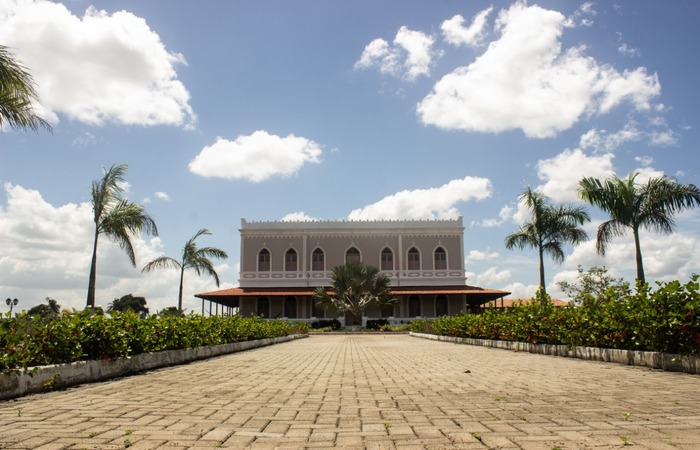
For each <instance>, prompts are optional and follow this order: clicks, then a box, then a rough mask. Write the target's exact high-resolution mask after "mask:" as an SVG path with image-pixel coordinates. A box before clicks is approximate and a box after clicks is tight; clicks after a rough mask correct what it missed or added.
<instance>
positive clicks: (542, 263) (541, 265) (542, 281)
mask: <svg viewBox="0 0 700 450" xmlns="http://www.w3.org/2000/svg"><path fill="white" fill-rule="evenodd" d="M539 253H540V290H541V291H542V298H544V297H545V294H547V288H546V287H545V286H544V255H543V253H542V246H541V245H540V250H539Z"/></svg>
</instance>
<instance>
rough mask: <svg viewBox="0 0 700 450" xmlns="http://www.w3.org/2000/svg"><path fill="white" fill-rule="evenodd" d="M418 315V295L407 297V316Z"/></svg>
mask: <svg viewBox="0 0 700 450" xmlns="http://www.w3.org/2000/svg"><path fill="white" fill-rule="evenodd" d="M420 315H421V314H420V297H419V296H417V295H412V296H410V297H408V316H409V317H418V316H420Z"/></svg>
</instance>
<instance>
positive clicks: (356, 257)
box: [345, 247, 362, 263]
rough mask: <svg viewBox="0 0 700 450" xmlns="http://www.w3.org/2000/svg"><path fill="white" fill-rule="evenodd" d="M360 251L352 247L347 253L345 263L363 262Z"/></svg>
mask: <svg viewBox="0 0 700 450" xmlns="http://www.w3.org/2000/svg"><path fill="white" fill-rule="evenodd" d="M361 259H362V258H361V256H360V251H359V250H358V249H357V248H355V247H350V248H349V249H348V251H347V252H345V262H346V263H350V262H360V261H361Z"/></svg>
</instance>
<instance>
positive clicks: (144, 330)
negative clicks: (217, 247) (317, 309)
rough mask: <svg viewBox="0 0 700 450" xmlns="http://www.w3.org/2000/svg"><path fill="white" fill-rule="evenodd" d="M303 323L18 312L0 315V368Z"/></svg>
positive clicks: (213, 340)
mask: <svg viewBox="0 0 700 450" xmlns="http://www.w3.org/2000/svg"><path fill="white" fill-rule="evenodd" d="M306 332H308V328H307V327H306V325H305V324H293V323H289V322H283V321H266V320H260V319H257V318H241V317H238V316H231V317H221V316H213V317H204V316H199V315H194V314H193V315H190V316H186V317H158V316H155V315H152V316H148V317H146V318H144V319H141V318H139V316H138V315H137V314H134V313H129V312H127V313H117V312H115V313H113V315H112V317H111V318H110V317H107V316H103V315H91V314H89V313H88V312H74V313H70V312H64V313H63V314H62V315H61V317H60V318H59V319H45V318H42V317H41V316H34V317H30V316H27V315H24V314H20V315H18V316H17V317H14V318H7V319H0V371H8V370H13V369H20V368H27V367H30V366H40V365H46V364H59V363H68V362H73V361H78V360H92V359H109V358H115V357H124V356H130V355H136V354H139V353H148V352H158V351H163V350H176V349H184V348H195V347H203V346H210V345H219V344H228V343H232V342H242V341H249V340H254V339H262V338H274V337H280V336H287V335H290V334H296V333H306Z"/></svg>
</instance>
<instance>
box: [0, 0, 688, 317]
mask: <svg viewBox="0 0 700 450" xmlns="http://www.w3.org/2000/svg"><path fill="white" fill-rule="evenodd" d="M699 19H700V2H698V1H692V0H686V1H682V0H678V1H674V2H662V1H651V0H621V1H617V2H607V1H606V2H570V1H566V2H564V1H540V2H534V1H528V2H525V1H508V2H505V1H494V2H491V3H487V2H476V1H467V0H460V1H457V0H441V1H432V0H431V1H428V0H385V1H381V2H376V1H371V0H357V1H352V2H350V1H342V2H341V1H320V0H297V1H288V0H240V1H235V2H229V1H210V2H206V3H202V2H190V1H184V0H151V1H148V2H143V1H136V0H126V1H118V2H117V1H110V0H105V1H100V2H94V3H93V2H90V1H83V0H71V1H64V2H62V3H61V2H51V1H45V0H14V1H13V0H0V44H2V45H5V46H7V47H10V48H11V50H12V51H13V52H14V54H15V56H16V57H17V58H18V59H19V60H21V61H22V63H23V64H24V65H25V66H26V67H27V68H28V69H29V71H30V72H31V73H32V75H33V77H34V80H35V83H36V87H37V91H38V93H39V96H40V104H37V105H36V109H37V111H38V112H39V113H40V114H41V115H42V117H44V118H45V119H46V120H48V121H49V122H50V123H51V124H52V127H53V132H52V133H49V132H47V131H44V130H40V131H39V132H36V133H35V132H33V131H17V130H12V129H3V130H0V188H1V189H0V298H3V299H4V298H8V297H9V298H17V299H19V301H20V304H19V306H18V307H19V308H24V309H28V308H30V307H32V306H34V305H37V304H40V303H43V302H44V300H45V298H46V297H51V298H54V299H56V300H58V302H59V303H60V304H61V305H62V306H63V307H64V308H77V309H82V308H83V307H84V305H85V298H86V291H87V284H88V273H89V265H90V257H91V251H92V243H93V232H94V223H93V222H92V210H91V204H90V186H91V183H92V181H93V180H96V179H99V178H100V177H101V176H102V174H103V170H104V169H105V168H108V167H110V166H111V165H113V164H122V163H126V164H128V171H127V174H126V180H127V183H126V184H125V185H124V186H123V188H124V189H125V195H126V196H127V197H128V198H129V200H131V201H133V202H136V203H139V204H141V205H143V206H144V207H145V208H146V210H147V212H148V213H149V214H150V215H151V216H152V217H153V218H154V219H155V221H156V224H157V225H158V231H159V235H158V236H157V237H154V236H147V235H143V236H138V237H136V238H135V239H134V241H133V242H134V246H135V252H136V260H137V262H136V264H137V267H136V268H134V267H132V266H131V264H130V262H129V260H128V258H127V256H126V255H125V254H124V253H123V252H122V251H121V250H120V249H119V248H118V247H117V246H116V245H115V244H113V243H111V242H110V241H108V240H107V239H104V238H102V239H101V240H100V242H99V258H98V265H97V296H96V297H97V300H96V303H97V304H99V305H102V306H105V307H106V306H107V305H108V304H109V303H110V302H111V301H113V300H114V299H115V298H118V297H121V296H123V295H126V294H133V295H138V296H144V297H146V299H147V301H148V306H149V307H150V308H151V311H152V312H155V311H157V310H160V309H162V308H165V307H168V306H175V305H176V304H177V294H178V275H179V274H178V272H177V271H176V270H159V271H154V272H150V273H146V274H142V273H141V268H142V267H143V266H144V265H145V264H147V263H148V262H149V261H151V260H152V259H154V258H156V257H159V256H170V257H173V258H176V259H179V258H180V257H181V254H182V248H183V246H184V244H185V242H186V241H187V240H188V239H190V238H191V237H192V236H194V234H195V233H196V232H197V231H198V230H200V229H202V228H207V229H208V230H210V231H211V233H212V234H211V235H209V236H202V237H200V238H199V239H198V240H197V243H198V244H199V245H200V246H214V247H218V248H221V249H223V250H225V251H226V252H227V253H228V255H229V258H227V259H225V260H215V261H214V262H215V264H216V270H217V272H218V274H219V276H220V279H221V288H228V287H234V286H237V284H238V268H239V259H240V245H239V241H240V236H239V232H238V229H239V227H240V220H241V218H246V219H248V220H251V221H252V220H372V219H452V218H456V217H459V216H462V217H463V220H464V225H465V234H464V245H465V248H464V254H465V270H466V275H467V283H468V284H470V285H477V286H482V287H488V288H495V289H503V290H506V291H509V292H512V295H511V297H530V296H532V295H533V294H534V293H535V291H536V289H537V284H538V282H539V274H538V263H537V256H536V253H535V251H533V250H523V251H521V250H507V249H506V248H505V246H504V239H505V237H506V236H507V235H508V234H510V233H513V232H514V231H516V230H517V229H518V227H519V226H520V225H521V224H522V223H524V221H525V220H527V219H528V216H527V210H526V209H524V208H523V206H522V205H520V204H519V202H518V196H519V194H520V193H521V192H522V191H523V190H524V189H525V188H526V187H528V186H530V187H532V188H534V189H537V190H539V191H541V192H542V193H544V194H545V195H547V196H548V197H549V198H550V199H551V201H552V202H553V203H554V204H570V205H580V204H581V203H580V201H579V200H578V196H577V187H578V180H579V179H581V178H582V177H584V176H592V177H597V178H601V179H603V178H606V177H609V176H611V175H613V174H614V175H617V176H620V177H626V176H627V175H628V174H629V173H631V172H638V173H639V175H638V178H637V179H638V180H639V181H645V180H647V179H648V178H650V177H654V176H660V175H663V174H665V175H667V176H669V177H674V178H676V179H677V180H678V181H679V182H681V183H693V184H696V185H697V184H699V183H700V156H699V153H698V146H699V144H700V134H699V133H698V128H699V125H700V124H699V123H698V122H699V121H700V109H699V108H698V107H697V105H699V104H700V90H699V89H697V73H698V72H699V71H700V53H699V52H698V51H697V43H698V42H700V28H699V27H697V21H698V20H699ZM588 211H589V213H590V215H591V218H592V221H591V223H589V224H587V225H586V226H585V230H586V231H587V233H588V235H589V236H590V237H591V239H590V240H589V241H587V242H585V243H583V244H581V245H579V246H576V247H571V246H567V247H566V248H565V252H566V259H565V261H564V262H563V263H561V264H558V263H555V262H554V261H552V260H551V259H546V260H545V270H546V281H547V288H548V291H549V292H550V293H551V294H552V296H554V297H559V298H562V297H563V294H562V292H561V290H560V289H559V287H558V284H557V283H558V282H560V281H571V280H574V279H575V276H576V273H577V268H578V267H579V266H581V267H582V268H583V269H584V270H586V269H588V268H590V267H593V266H605V267H607V268H608V270H609V272H610V273H611V274H612V275H614V276H619V277H623V278H624V279H625V280H627V281H630V282H632V281H633V280H634V276H635V265H634V246H633V242H632V237H631V234H629V233H628V234H627V235H625V236H624V237H620V238H616V239H614V240H613V241H612V243H611V244H610V245H609V247H608V249H607V252H606V255H605V257H601V256H599V255H597V254H596V251H595V234H596V229H597V226H598V225H599V224H600V223H601V222H602V221H604V220H606V218H607V217H606V216H605V214H604V213H602V212H600V211H599V210H597V209H595V208H593V207H589V208H588ZM676 225H677V228H676V232H675V233H674V234H671V235H659V234H654V233H643V234H642V241H641V245H642V252H643V254H644V263H645V271H646V275H647V279H648V280H649V281H652V282H655V281H669V280H674V279H679V280H681V281H682V282H685V281H687V280H688V279H689V277H690V276H691V275H692V274H693V273H700V258H698V256H697V255H698V254H700V227H699V225H700V209H695V210H691V211H686V212H683V213H682V214H679V215H678V216H676ZM184 288H185V295H184V306H185V307H186V308H187V309H188V311H195V312H196V311H199V308H200V307H201V303H200V300H198V299H196V298H195V297H193V295H194V294H195V293H199V292H206V291H211V290H214V289H216V285H215V283H214V280H213V279H212V278H210V277H204V276H202V277H198V276H197V275H196V274H195V273H194V272H187V273H186V274H185V286H184ZM2 307H3V308H4V305H2ZM3 311H4V309H3Z"/></svg>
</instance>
